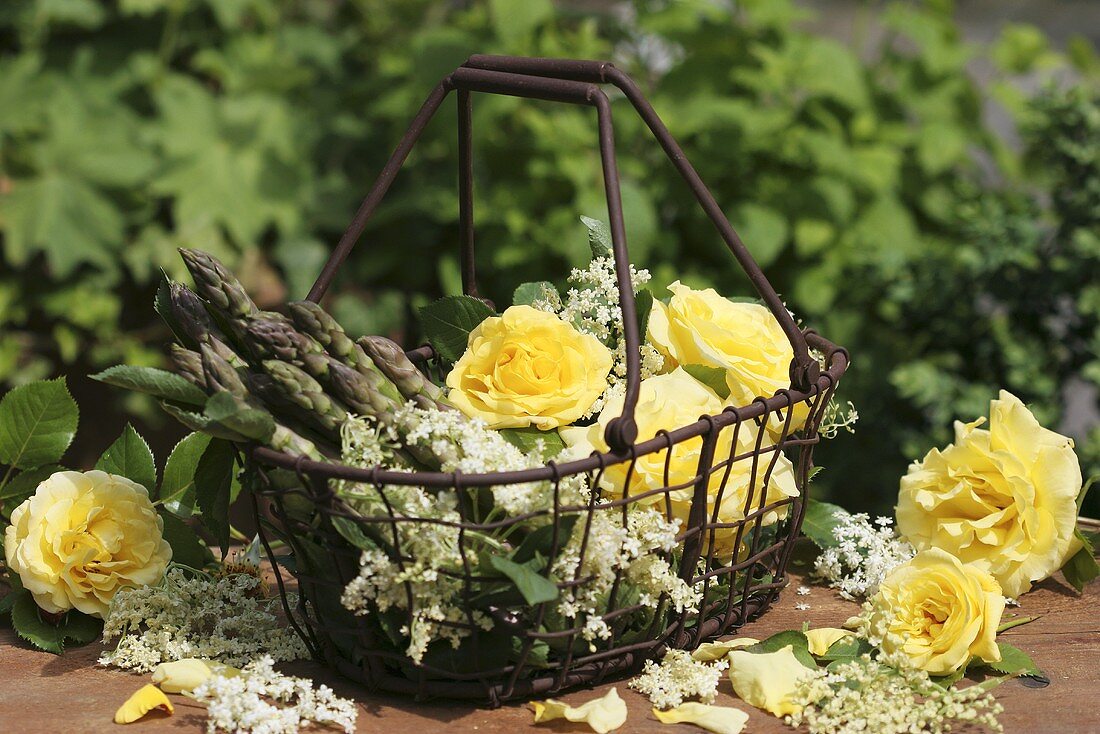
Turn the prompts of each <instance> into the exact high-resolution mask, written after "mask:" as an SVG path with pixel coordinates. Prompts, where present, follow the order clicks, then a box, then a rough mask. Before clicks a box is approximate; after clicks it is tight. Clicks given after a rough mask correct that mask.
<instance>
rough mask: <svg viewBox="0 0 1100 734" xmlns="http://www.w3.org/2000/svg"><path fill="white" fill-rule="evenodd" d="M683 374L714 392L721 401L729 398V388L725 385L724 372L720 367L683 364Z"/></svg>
mask: <svg viewBox="0 0 1100 734" xmlns="http://www.w3.org/2000/svg"><path fill="white" fill-rule="evenodd" d="M683 367H684V372H687V373H688V374H689V375H691V376H692V377H694V378H695V379H696V380H698V381H699V382H701V383H703V384H704V385H706V386H707V387H709V388H710V389H711V390H713V391H714V392H715V394H717V395H718V397H720V398H721V399H723V400H725V399H726V398H728V397H729V396H730V388H729V385H728V384H727V383H726V371H725V370H724V369H722V368H721V367H709V366H707V365H705V364H685V365H683Z"/></svg>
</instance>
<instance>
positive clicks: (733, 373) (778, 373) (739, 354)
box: [647, 281, 809, 431]
mask: <svg viewBox="0 0 1100 734" xmlns="http://www.w3.org/2000/svg"><path fill="white" fill-rule="evenodd" d="M668 289H669V290H670V291H672V298H671V299H670V300H669V302H668V305H667V306H666V305H665V304H663V303H661V302H660V301H654V303H653V310H652V312H651V313H650V317H649V324H648V328H647V334H648V339H649V341H650V342H651V343H652V344H653V345H654V346H655V347H656V348H657V350H658V351H659V352H661V353H662V354H663V355H664V356H665V361H666V365H668V366H675V365H689V364H701V365H706V366H708V367H718V368H720V369H724V370H726V384H727V385H728V386H729V390H730V395H729V403H730V404H731V405H748V404H749V403H751V402H752V401H753V399H755V398H757V397H760V396H763V397H771V396H772V395H774V394H775V392H776V391H777V390H783V389H786V388H789V387H790V386H791V374H790V370H791V360H792V359H794V350H793V349H791V344H790V342H789V341H788V340H787V335H786V334H784V333H783V329H782V328H781V327H780V326H779V322H778V321H776V319H775V316H773V315H772V313H771V311H769V310H768V309H767V308H765V307H764V306H761V305H760V304H758V303H734V302H732V301H730V300H728V299H726V298H723V297H722V296H720V295H719V294H718V293H717V292H716V291H715V290H714V289H713V288H706V289H704V290H701V291H697V290H693V289H691V288H689V287H688V286H686V285H683V284H681V283H680V282H679V281H677V282H675V283H673V284H672V285H670V286H669V287H668ZM808 414H809V406H807V405H806V403H799V404H798V405H796V406H795V409H794V417H793V418H792V419H791V430H792V431H794V430H797V429H798V428H800V427H801V426H802V424H803V423H805V422H806V416H807V415H808ZM769 425H770V427H771V428H772V429H773V430H778V429H780V428H781V427H782V423H781V422H778V421H777V419H776V418H774V417H773V418H772V420H771V423H770V424H769Z"/></svg>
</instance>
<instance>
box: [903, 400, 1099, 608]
mask: <svg viewBox="0 0 1100 734" xmlns="http://www.w3.org/2000/svg"><path fill="white" fill-rule="evenodd" d="M984 422H985V419H984V418H980V419H978V420H976V421H974V422H973V423H966V424H964V423H961V422H957V423H956V424H955V442H954V443H953V444H950V445H949V446H948V447H947V448H945V449H943V450H942V451H940V450H937V449H933V450H932V451H930V452H929V453H928V455H927V456H925V457H924V460H923V461H921V462H919V463H916V464H913V465H912V466H911V467H909V473H908V474H907V475H906V476H905V477H903V478H902V480H901V492H900V494H899V495H898V507H897V517H898V530H899V531H900V533H901V534H902V535H903V536H904V537H905V539H906V540H908V541H909V542H910V543H912V544H913V546H914V547H915V548H916V549H917V550H924V549H926V548H942V549H943V550H945V551H947V552H949V553H951V554H952V555H954V556H955V557H956V558H958V559H959V560H961V561H962V562H964V563H972V564H974V565H976V566H979V567H981V568H984V569H986V570H987V571H989V572H990V573H991V574H992V575H993V577H994V578H996V579H997V581H998V582H999V583H1000V585H1001V588H1002V589H1003V590H1004V593H1005V594H1006V595H1007V596H1010V597H1016V596H1019V595H1020V594H1022V593H1024V592H1025V591H1027V590H1028V589H1030V588H1031V584H1032V583H1033V582H1035V581H1041V580H1042V579H1045V578H1047V577H1048V576H1050V575H1051V574H1053V573H1054V572H1055V571H1057V570H1058V569H1059V568H1061V567H1062V565H1063V564H1064V563H1065V560H1066V559H1067V558H1069V557H1070V556H1071V555H1073V554H1074V553H1076V552H1077V551H1078V550H1079V549H1080V545H1079V543H1078V541H1077V540H1076V538H1075V537H1074V529H1075V528H1076V524H1077V495H1078V493H1079V492H1080V491H1081V465H1080V463H1079V462H1078V460H1077V455H1076V454H1074V453H1073V441H1072V439H1070V438H1067V437H1066V436H1062V435H1059V434H1057V433H1055V432H1054V431H1050V430H1048V429H1046V428H1043V427H1042V426H1041V425H1039V422H1038V421H1037V420H1036V419H1035V416H1034V415H1032V413H1031V411H1029V410H1028V409H1027V408H1026V407H1025V406H1024V404H1023V403H1022V402H1020V400H1019V398H1017V397H1016V396H1015V395H1012V394H1011V393H1008V392H1006V391H1004V390H1002V391H1001V394H1000V398H999V399H998V400H994V401H993V402H992V404H991V405H990V415H989V429H988V430H986V429H983V428H980V426H981V425H982V424H983V423H984Z"/></svg>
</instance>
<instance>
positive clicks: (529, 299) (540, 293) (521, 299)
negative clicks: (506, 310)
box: [512, 280, 558, 306]
mask: <svg viewBox="0 0 1100 734" xmlns="http://www.w3.org/2000/svg"><path fill="white" fill-rule="evenodd" d="M557 295H558V289H557V288H555V287H554V284H553V283H551V282H550V281H548V280H539V281H535V282H533V283H520V284H519V285H518V286H517V287H516V290H515V291H514V292H513V293H512V305H513V306H530V305H531V304H533V303H535V302H536V301H544V300H548V299H549V298H552V297H554V296H557Z"/></svg>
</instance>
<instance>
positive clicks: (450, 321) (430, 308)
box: [420, 296, 493, 362]
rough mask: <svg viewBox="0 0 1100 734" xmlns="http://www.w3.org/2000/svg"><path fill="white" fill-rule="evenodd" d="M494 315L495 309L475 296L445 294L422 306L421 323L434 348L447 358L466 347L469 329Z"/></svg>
mask: <svg viewBox="0 0 1100 734" xmlns="http://www.w3.org/2000/svg"><path fill="white" fill-rule="evenodd" d="M492 315H493V309H491V308H489V307H488V306H487V305H486V304H485V302H484V301H480V300H478V299H477V298H473V297H472V296H445V297H443V298H440V299H439V300H438V301H436V302H434V303H430V304H428V305H427V306H424V307H423V308H421V309H420V323H421V325H422V326H423V327H424V334H425V336H427V337H428V341H429V342H430V343H431V345H432V348H434V349H435V351H436V353H437V354H439V356H440V357H442V358H443V359H445V360H446V361H448V362H457V361H458V360H459V358H460V357H461V356H462V354H463V352H465V351H466V345H467V344H468V343H469V341H470V332H471V331H473V330H474V329H475V328H477V325H478V324H480V323H481V322H482V321H484V320H485V319H487V318H489V317H490V316H492Z"/></svg>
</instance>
